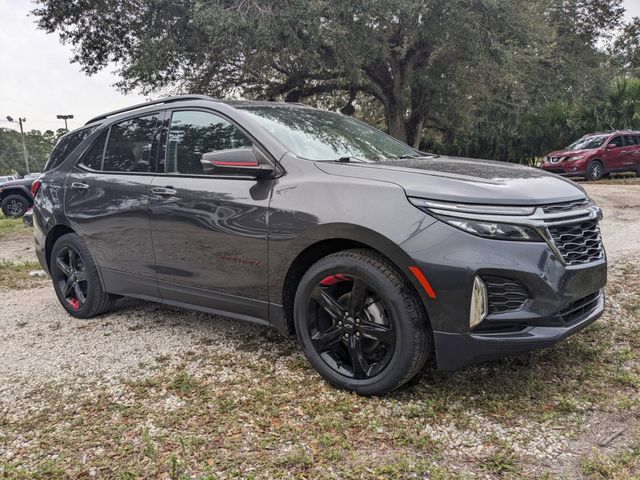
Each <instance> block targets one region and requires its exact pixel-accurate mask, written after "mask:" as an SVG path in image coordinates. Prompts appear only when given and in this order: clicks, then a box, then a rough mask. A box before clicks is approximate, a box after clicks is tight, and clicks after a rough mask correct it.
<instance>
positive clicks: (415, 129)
mask: <svg viewBox="0 0 640 480" xmlns="http://www.w3.org/2000/svg"><path fill="white" fill-rule="evenodd" d="M423 127H424V116H423V115H422V114H419V113H415V112H412V113H411V117H410V118H409V120H407V122H406V130H407V143H408V144H409V145H410V146H412V147H413V148H420V141H421V140H422V129H423Z"/></svg>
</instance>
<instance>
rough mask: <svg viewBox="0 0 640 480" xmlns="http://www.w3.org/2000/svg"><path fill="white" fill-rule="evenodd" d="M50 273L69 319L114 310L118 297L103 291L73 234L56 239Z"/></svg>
mask: <svg viewBox="0 0 640 480" xmlns="http://www.w3.org/2000/svg"><path fill="white" fill-rule="evenodd" d="M49 270H50V273H51V279H52V281H53V287H54V289H55V291H56V295H57V296H58V300H59V301H60V303H61V304H62V306H63V307H64V309H65V310H66V311H67V312H69V313H70V314H71V315H72V316H74V317H76V318H90V317H93V316H96V315H100V314H103V313H106V312H108V311H109V310H111V308H112V307H113V304H114V302H115V301H116V299H117V297H116V296H114V295H111V294H109V293H106V292H105V291H104V290H103V288H102V283H101V281H100V276H99V275H98V269H97V268H96V265H95V262H94V261H93V258H92V257H91V254H90V253H89V250H88V249H87V247H86V245H85V244H84V242H83V241H82V240H81V239H80V237H78V236H77V235H76V234H74V233H67V234H65V235H62V236H61V237H60V238H58V240H56V243H55V244H54V245H53V249H52V251H51V257H50V260H49Z"/></svg>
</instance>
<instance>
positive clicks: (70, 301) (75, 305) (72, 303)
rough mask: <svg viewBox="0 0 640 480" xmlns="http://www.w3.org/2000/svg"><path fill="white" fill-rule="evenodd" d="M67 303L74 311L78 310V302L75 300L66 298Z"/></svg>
mask: <svg viewBox="0 0 640 480" xmlns="http://www.w3.org/2000/svg"><path fill="white" fill-rule="evenodd" d="M67 303H68V304H69V306H70V307H71V308H73V309H74V310H78V309H79V308H80V302H79V301H78V299H77V298H68V299H67Z"/></svg>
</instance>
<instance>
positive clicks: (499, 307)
mask: <svg viewBox="0 0 640 480" xmlns="http://www.w3.org/2000/svg"><path fill="white" fill-rule="evenodd" d="M482 281H483V282H484V284H485V286H486V287H487V300H488V303H489V305H488V309H487V310H488V312H489V313H503V312H508V311H511V310H518V309H520V308H522V307H523V306H524V305H525V303H527V301H528V300H529V294H528V293H527V290H525V288H524V287H523V286H522V285H521V284H520V283H518V282H517V281H515V280H510V279H508V278H502V277H493V276H483V277H482Z"/></svg>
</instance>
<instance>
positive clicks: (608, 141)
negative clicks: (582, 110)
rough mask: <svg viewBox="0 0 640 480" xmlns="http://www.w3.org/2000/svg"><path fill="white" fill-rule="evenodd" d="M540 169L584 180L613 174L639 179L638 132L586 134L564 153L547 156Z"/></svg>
mask: <svg viewBox="0 0 640 480" xmlns="http://www.w3.org/2000/svg"><path fill="white" fill-rule="evenodd" d="M542 169H543V170H546V171H547V172H551V173H557V174H559V175H563V176H567V177H586V178H587V179H588V180H598V179H600V178H602V177H603V176H606V175H608V174H610V173H617V172H635V173H636V175H638V176H639V177H640V132H636V131H616V132H598V133H589V134H587V135H585V136H584V137H582V138H581V139H580V140H578V141H577V142H575V143H572V144H571V145H569V146H568V147H567V148H565V149H564V150H557V151H555V152H550V153H547V155H546V156H545V157H544V163H543V165H542Z"/></svg>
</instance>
